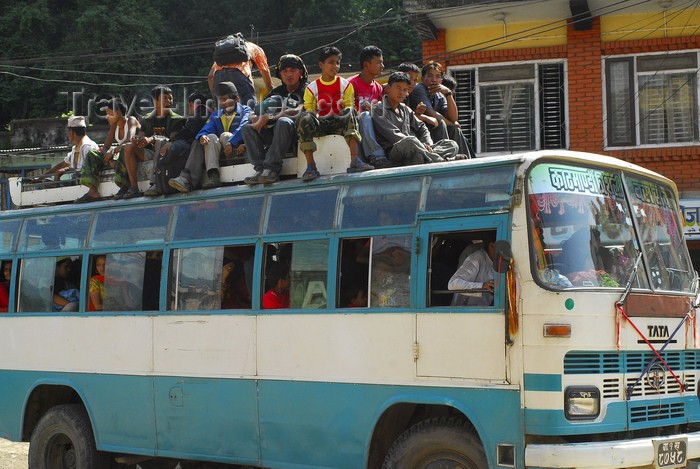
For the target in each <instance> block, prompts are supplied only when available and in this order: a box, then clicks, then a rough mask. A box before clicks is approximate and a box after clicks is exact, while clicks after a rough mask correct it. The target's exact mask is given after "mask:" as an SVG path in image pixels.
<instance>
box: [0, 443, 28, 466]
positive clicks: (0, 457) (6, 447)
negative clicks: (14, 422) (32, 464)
mask: <svg viewBox="0 0 700 469" xmlns="http://www.w3.org/2000/svg"><path fill="white" fill-rule="evenodd" d="M27 451H29V443H13V442H12V441H9V440H5V439H2V438H0V469H27Z"/></svg>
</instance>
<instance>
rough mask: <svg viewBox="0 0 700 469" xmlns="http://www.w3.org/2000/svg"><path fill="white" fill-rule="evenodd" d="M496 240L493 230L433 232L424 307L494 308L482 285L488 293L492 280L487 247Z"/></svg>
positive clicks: (489, 295) (491, 295)
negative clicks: (484, 285) (425, 304)
mask: <svg viewBox="0 0 700 469" xmlns="http://www.w3.org/2000/svg"><path fill="white" fill-rule="evenodd" d="M495 239H496V230H485V231H463V232H446V233H432V234H431V236H430V246H431V249H430V259H429V262H428V282H429V283H428V292H427V299H428V304H427V306H453V307H455V306H490V305H493V294H492V293H491V292H489V291H483V290H482V286H481V285H482V284H484V283H486V284H487V285H486V289H487V290H488V288H489V283H488V282H489V281H493V280H494V274H493V267H492V260H491V257H490V255H491V254H489V249H490V248H489V246H490V245H491V243H492V242H493V241H495ZM468 290H474V291H472V292H470V291H468ZM455 291H458V292H459V293H455Z"/></svg>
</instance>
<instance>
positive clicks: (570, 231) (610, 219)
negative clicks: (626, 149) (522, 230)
mask: <svg viewBox="0 0 700 469" xmlns="http://www.w3.org/2000/svg"><path fill="white" fill-rule="evenodd" d="M528 193H529V197H530V198H529V204H530V206H529V212H530V213H529V216H530V220H531V221H532V222H531V224H530V229H531V230H532V232H531V240H532V242H533V250H532V252H533V256H534V260H533V261H534V265H535V267H536V269H535V271H536V276H537V278H538V279H539V280H540V282H541V283H542V284H543V285H545V286H546V287H547V288H552V289H555V290H557V289H566V288H575V287H596V288H618V287H619V288H623V287H625V285H626V284H627V281H628V279H629V278H630V275H631V273H632V269H633V265H634V261H635V260H636V258H637V249H636V248H635V246H634V242H633V238H634V227H633V224H632V215H631V213H630V210H629V207H628V206H627V202H626V201H625V195H624V186H623V183H622V175H621V174H620V172H607V171H603V170H599V169H593V168H581V167H576V166H570V165H562V164H540V165H537V166H535V167H534V168H533V169H532V170H531V171H530V175H529V179H528ZM632 287H633V288H648V287H649V286H648V281H647V277H646V274H645V273H644V269H642V268H640V269H639V275H637V276H636V277H635V279H634V283H633V284H632Z"/></svg>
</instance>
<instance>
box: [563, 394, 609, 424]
mask: <svg viewBox="0 0 700 469" xmlns="http://www.w3.org/2000/svg"><path fill="white" fill-rule="evenodd" d="M564 414H565V415H566V418H567V419H568V420H593V419H595V418H596V417H598V415H600V391H599V390H598V388H596V387H593V386H570V387H568V388H566V389H565V390H564Z"/></svg>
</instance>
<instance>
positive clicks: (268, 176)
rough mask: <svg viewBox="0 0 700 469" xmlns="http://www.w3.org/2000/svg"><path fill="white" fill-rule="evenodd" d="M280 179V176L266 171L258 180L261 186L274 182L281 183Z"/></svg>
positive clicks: (269, 170)
mask: <svg viewBox="0 0 700 469" xmlns="http://www.w3.org/2000/svg"><path fill="white" fill-rule="evenodd" d="M279 179H280V176H279V174H277V173H276V172H274V171H273V170H271V169H266V170H264V171H263V172H262V174H261V175H260V177H259V178H258V182H260V184H272V183H273V182H277V181H279Z"/></svg>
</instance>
